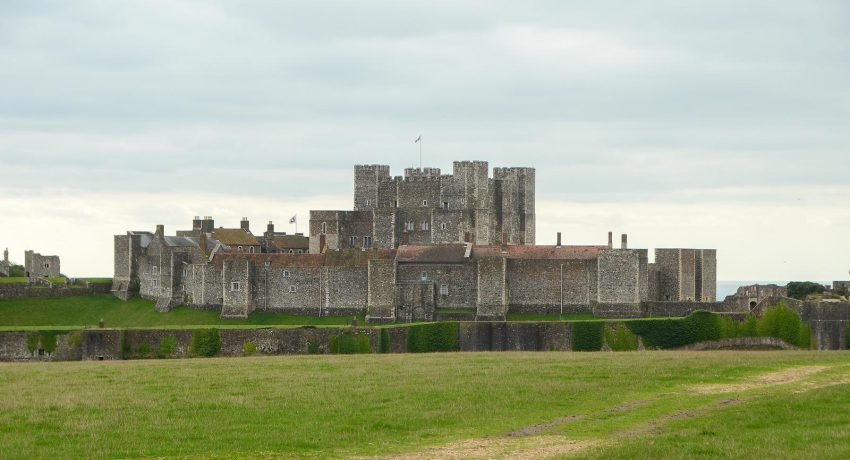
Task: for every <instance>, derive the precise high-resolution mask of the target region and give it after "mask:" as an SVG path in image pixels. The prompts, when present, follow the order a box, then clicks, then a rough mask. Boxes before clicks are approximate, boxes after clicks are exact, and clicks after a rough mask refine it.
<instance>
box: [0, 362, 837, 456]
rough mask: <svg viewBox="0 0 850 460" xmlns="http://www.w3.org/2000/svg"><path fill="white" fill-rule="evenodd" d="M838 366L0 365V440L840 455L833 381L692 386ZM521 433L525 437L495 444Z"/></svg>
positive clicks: (331, 449)
mask: <svg viewBox="0 0 850 460" xmlns="http://www.w3.org/2000/svg"><path fill="white" fill-rule="evenodd" d="M848 358H850V356H848V354H847V353H844V352H833V353H824V352H799V351H797V352H734V353H733V352H670V351H664V352H661V351H659V352H631V353H555V352H553V353H545V352H538V353H519V352H512V353H434V354H422V355H419V354H417V355H346V356H341V355H320V356H277V357H250V358H211V359H192V360H138V361H119V362H57V363H40V364H36V363H0V414H2V416H0V445H3V446H4V456H8V457H9V458H13V457H19V458H106V457H108V458H116V457H120V458H124V457H134V458H135V457H174V456H180V457H185V458H197V457H204V458H233V457H236V458H258V457H259V458H277V457H284V456H313V457H346V456H358V455H374V454H393V453H401V452H416V451H421V450H422V449H426V448H428V447H429V446H439V445H444V444H446V443H452V442H458V441H463V440H469V439H475V440H484V441H486V442H491V443H492V442H495V443H497V444H498V443H504V445H505V446H508V447H510V446H515V445H517V443H519V444H521V445H522V446H525V447H526V448H531V449H533V448H535V447H536V446H538V445H540V441H543V440H545V439H547V438H546V436H548V437H549V439H551V437H555V439H556V440H561V441H559V442H558V444H559V445H564V444H566V443H567V441H570V440H579V441H581V440H584V441H590V442H592V443H593V444H592V445H591V446H590V447H589V448H588V449H586V450H584V451H582V452H580V455H581V456H593V457H598V458H603V457H604V458H641V459H644V458H659V457H666V458H693V457H716V458H720V457H728V456H734V457H741V458H782V457H796V458H842V457H843V458H846V456H847V455H849V454H850V443H847V442H846V439H848V436H850V411H847V410H846V409H847V407H848V404H850V392H848V389H850V388H848V384H846V383H845V384H843V385H838V386H834V387H826V388H820V389H811V390H810V391H804V392H801V393H796V392H795V390H800V389H804V388H806V387H805V386H804V385H784V386H783V385H779V386H774V387H771V388H770V389H766V388H763V389H755V390H746V391H745V390H741V391H738V392H735V393H726V394H722V395H717V394H700V393H697V392H695V391H692V388H693V387H694V386H695V385H699V384H706V383H713V384H730V383H737V382H742V381H750V380H751V379H752V378H753V376H756V375H759V374H763V373H766V372H771V371H776V370H780V369H785V368H789V367H794V366H803V365H824V366H832V368H831V369H830V370H828V371H825V372H824V375H823V376H819V375H815V376H813V377H809V380H811V381H812V382H818V381H820V382H828V381H830V380H832V381H836V380H840V379H844V381H848V380H847V379H848V377H850V366H848V362H850V360H848ZM59 388H61V390H60V389H59ZM92 388H97V391H92V390H91V389H92ZM727 400H728V401H731V402H729V403H724V404H718V403H719V402H722V401H727ZM683 411H684V412H683ZM682 413H684V414H686V418H678V419H677V418H670V415H671V414H682ZM553 421H554V422H553ZM547 422H553V423H549V424H548V425H545V426H543V427H542V428H540V424H546V423H547ZM531 426H538V428H537V429H536V430H532V432H531V433H530V435H529V436H526V437H518V438H514V437H506V436H505V435H506V434H507V433H509V432H512V431H515V430H517V429H520V428H523V427H531ZM536 431H539V433H538V432H536ZM541 435H545V436H541ZM502 454H504V452H501V453H500V454H499V455H502ZM508 454H510V452H508ZM514 454H516V453H514ZM479 456H483V457H494V456H497V455H495V451H493V452H490V453H488V452H484V453H483V454H479ZM514 456H516V457H520V458H528V457H533V455H527V454H523V453H522V452H519V453H518V454H516V455H514ZM429 457H431V455H424V456H423V457H422V458H429Z"/></svg>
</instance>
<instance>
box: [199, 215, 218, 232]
mask: <svg viewBox="0 0 850 460" xmlns="http://www.w3.org/2000/svg"><path fill="white" fill-rule="evenodd" d="M213 228H215V221H214V220H213V218H212V216H204V219H203V220H202V221H201V231H202V232H204V233H210V232H212V231H213Z"/></svg>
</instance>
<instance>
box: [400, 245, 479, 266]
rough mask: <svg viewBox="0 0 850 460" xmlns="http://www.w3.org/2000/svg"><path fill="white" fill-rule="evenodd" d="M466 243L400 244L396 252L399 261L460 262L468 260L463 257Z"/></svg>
mask: <svg viewBox="0 0 850 460" xmlns="http://www.w3.org/2000/svg"><path fill="white" fill-rule="evenodd" d="M465 252H466V245H465V244H463V243H455V244H407V245H404V246H400V247H399V248H398V252H397V253H396V260H397V261H399V262H415V263H462V262H465V261H467V260H469V259H468V258H467V257H464V255H465Z"/></svg>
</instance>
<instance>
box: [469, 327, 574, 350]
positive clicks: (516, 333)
mask: <svg viewBox="0 0 850 460" xmlns="http://www.w3.org/2000/svg"><path fill="white" fill-rule="evenodd" d="M570 325H571V323H566V322H475V323H460V332H459V337H458V346H459V348H460V351H549V350H558V351H569V350H571V349H572V348H571V346H570V338H571V336H570V331H571V329H572V328H571V326H570Z"/></svg>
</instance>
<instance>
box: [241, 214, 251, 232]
mask: <svg viewBox="0 0 850 460" xmlns="http://www.w3.org/2000/svg"><path fill="white" fill-rule="evenodd" d="M239 227H240V228H241V229H242V230H245V231H246V232H250V231H251V228H250V224H249V223H248V218H247V217H243V218H242V222H239Z"/></svg>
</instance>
